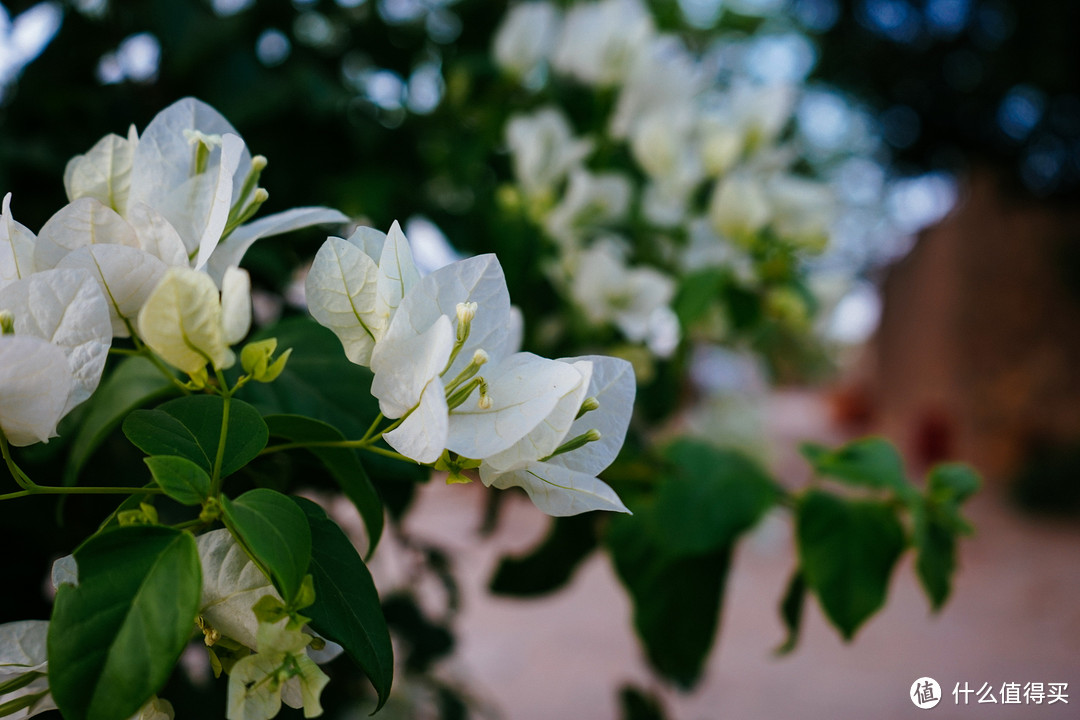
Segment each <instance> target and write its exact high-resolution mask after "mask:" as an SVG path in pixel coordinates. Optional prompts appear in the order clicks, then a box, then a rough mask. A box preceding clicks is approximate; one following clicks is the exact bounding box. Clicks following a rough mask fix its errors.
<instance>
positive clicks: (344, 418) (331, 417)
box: [240, 318, 379, 438]
mask: <svg viewBox="0 0 1080 720" xmlns="http://www.w3.org/2000/svg"><path fill="white" fill-rule="evenodd" d="M270 337H274V338H276V339H277V341H278V345H277V347H278V350H279V351H281V352H284V351H285V350H286V349H287V348H292V355H291V356H290V357H289V363H288V365H286V366H285V369H284V370H283V371H282V373H281V375H280V376H278V378H277V379H276V380H274V382H272V383H268V384H261V383H248V384H247V385H245V386H244V388H243V389H242V390H241V391H240V395H241V396H242V397H243V398H244V399H245V400H247V401H248V402H250V403H252V404H253V405H255V406H256V407H258V408H259V409H260V410H261V411H262V412H263V414H264V415H283V414H284V415H302V416H304V417H309V418H315V419H316V420H322V421H323V422H325V423H328V424H330V425H331V426H333V427H335V428H338V429H340V430H341V432H343V433H345V436H346V437H355V438H358V437H361V436H362V435H363V434H364V431H365V430H367V426H368V424H369V423H370V422H371V421H372V420H373V419H374V418H375V416H376V415H377V414H378V412H379V406H378V402H377V401H376V400H375V398H374V397H373V396H372V395H371V377H372V375H371V371H370V370H368V369H367V368H363V367H360V366H359V365H354V364H353V363H351V362H349V360H348V358H346V357H345V353H344V352H343V351H342V349H341V342H340V341H339V340H338V339H337V337H336V336H335V335H334V333H332V332H331V331H330V330H327V329H326V328H324V327H322V326H321V325H319V324H318V323H316V322H315V321H314V320H312V319H311V318H290V319H288V320H285V321H283V322H281V323H279V324H277V325H275V326H272V327H269V328H266V329H264V330H262V331H260V332H259V333H257V334H256V335H255V336H254V337H253V338H252V341H256V340H262V339H266V338H270Z"/></svg>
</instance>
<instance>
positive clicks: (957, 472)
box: [926, 463, 982, 505]
mask: <svg viewBox="0 0 1080 720" xmlns="http://www.w3.org/2000/svg"><path fill="white" fill-rule="evenodd" d="M981 486H982V481H981V480H980V479H979V474H978V473H977V472H975V471H974V470H973V469H971V468H970V467H969V466H967V465H964V464H962V463H944V464H941V465H935V466H934V467H933V468H931V469H930V473H929V474H928V475H927V485H926V494H927V497H928V498H930V499H932V500H934V501H936V502H950V503H953V504H956V505H959V504H960V503H962V502H964V501H965V500H967V499H968V498H970V497H971V496H972V495H974V494H975V493H977V492H978V491H979V488H980V487H981Z"/></svg>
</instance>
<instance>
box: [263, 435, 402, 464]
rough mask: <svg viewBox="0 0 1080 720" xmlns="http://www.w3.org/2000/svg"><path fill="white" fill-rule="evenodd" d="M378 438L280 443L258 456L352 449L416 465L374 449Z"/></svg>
mask: <svg viewBox="0 0 1080 720" xmlns="http://www.w3.org/2000/svg"><path fill="white" fill-rule="evenodd" d="M377 439H378V438H375V439H372V440H309V441H305V442H290V443H282V444H281V445H271V446H270V447H266V448H263V449H262V451H261V452H260V453H259V454H260V455H270V454H271V453H276V452H284V451H286V450H301V449H309V448H352V449H353V450H366V451H367V452H370V453H375V454H376V455H382V456H384V457H388V458H393V459H395V460H404V461H405V462H410V463H413V464H416V461H415V460H413V459H412V458H408V457H405V456H404V455H402V454H401V453H399V452H395V451H393V450H387V449H385V448H381V447H375V446H374V445H373V444H372V443H374V442H375V440H377Z"/></svg>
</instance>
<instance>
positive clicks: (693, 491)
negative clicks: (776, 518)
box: [653, 439, 780, 555]
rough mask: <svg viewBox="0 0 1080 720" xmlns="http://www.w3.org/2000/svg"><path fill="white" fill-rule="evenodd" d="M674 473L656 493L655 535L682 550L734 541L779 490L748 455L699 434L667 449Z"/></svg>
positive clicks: (697, 551)
mask: <svg viewBox="0 0 1080 720" xmlns="http://www.w3.org/2000/svg"><path fill="white" fill-rule="evenodd" d="M664 457H665V458H666V460H667V461H668V463H669V472H670V475H669V476H668V477H665V478H664V479H663V482H662V483H661V484H660V490H659V492H658V494H657V499H656V507H655V512H654V514H653V518H654V520H655V522H656V524H657V528H656V535H657V537H659V538H661V539H662V540H663V542H664V543H665V544H666V545H667V546H668V547H669V548H670V549H671V550H672V552H674V553H676V554H680V555H700V554H703V553H708V552H712V551H714V550H721V549H723V548H725V547H729V546H730V545H732V544H734V542H735V540H736V539H737V538H738V536H739V535H740V534H741V533H744V532H746V531H747V530H749V529H750V528H751V527H753V526H754V525H755V524H756V523H757V521H758V520H759V519H761V516H762V515H764V514H765V511H766V510H768V509H769V508H770V507H772V505H773V504H774V503H775V502H776V500H777V498H778V497H779V496H780V491H779V489H778V488H777V486H776V484H775V483H774V482H773V481H772V479H771V478H770V477H769V476H768V474H766V473H765V471H764V470H762V469H761V468H760V467H759V466H758V465H757V463H755V462H753V461H752V460H750V459H749V458H747V457H746V456H745V455H743V454H741V453H738V452H734V451H731V450H721V449H718V448H715V447H712V446H711V445H707V444H705V443H702V442H698V441H694V440H685V439H684V440H678V441H676V442H675V443H673V444H672V445H670V446H669V447H668V448H667V450H666V451H665V452H664Z"/></svg>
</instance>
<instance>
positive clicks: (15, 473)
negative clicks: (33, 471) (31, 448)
mask: <svg viewBox="0 0 1080 720" xmlns="http://www.w3.org/2000/svg"><path fill="white" fill-rule="evenodd" d="M0 453H2V454H3V456H4V463H5V464H6V465H7V468H8V471H9V472H10V473H11V477H13V478H14V479H15V482H16V483H17V484H18V486H19V487H21V488H22V489H23V490H30V488H32V487H35V485H34V482H33V481H32V480H31V479H30V478H28V477H27V476H26V473H24V472H23V471H22V469H21V468H20V467H19V466H18V465H16V464H15V459H14V458H12V457H11V448H10V447H9V446H8V440H7V436H6V435H4V431H3V429H0Z"/></svg>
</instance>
